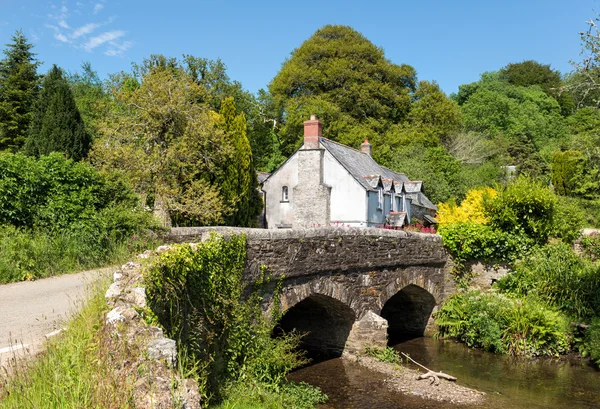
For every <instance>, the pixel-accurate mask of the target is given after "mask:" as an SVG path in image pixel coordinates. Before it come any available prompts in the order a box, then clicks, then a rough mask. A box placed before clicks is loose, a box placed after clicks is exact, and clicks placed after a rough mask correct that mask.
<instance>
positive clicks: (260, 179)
mask: <svg viewBox="0 0 600 409" xmlns="http://www.w3.org/2000/svg"><path fill="white" fill-rule="evenodd" d="M269 176H271V174H270V173H267V172H256V177H257V178H258V184H260V185H262V184H263V182H264V181H265V180H267V179H268V178H269Z"/></svg>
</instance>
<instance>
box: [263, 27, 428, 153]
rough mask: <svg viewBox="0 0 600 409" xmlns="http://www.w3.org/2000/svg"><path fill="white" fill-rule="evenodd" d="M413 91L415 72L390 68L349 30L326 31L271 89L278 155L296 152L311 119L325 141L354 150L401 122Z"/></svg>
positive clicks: (297, 53)
mask: <svg viewBox="0 0 600 409" xmlns="http://www.w3.org/2000/svg"><path fill="white" fill-rule="evenodd" d="M415 89H416V72H415V70H414V68H412V67H411V66H409V65H404V64H403V65H396V64H393V63H391V62H390V61H389V60H388V59H386V58H385V55H384V53H383V50H382V49H381V48H379V47H377V46H375V45H374V44H373V43H371V42H370V41H369V40H368V39H367V38H365V37H364V36H363V35H362V34H360V33H359V32H357V31H356V30H354V29H352V28H351V27H347V26H338V25H327V26H324V27H322V28H321V29H319V30H317V31H316V32H315V33H314V34H313V35H312V36H311V37H310V38H309V39H308V40H306V41H305V42H304V43H303V44H302V45H301V46H300V47H299V48H297V49H296V50H294V51H293V52H292V55H291V56H290V58H289V59H288V60H287V61H286V62H285V63H284V64H283V66H282V68H281V70H280V71H279V73H278V74H277V75H276V76H275V78H273V80H272V81H271V83H270V84H269V91H270V93H271V96H272V98H273V108H274V112H273V115H272V118H273V119H275V120H276V121H277V124H278V131H279V137H280V140H281V145H282V150H283V152H284V154H287V155H289V154H290V153H291V152H292V151H293V150H294V149H295V148H296V147H298V145H299V144H300V143H301V138H302V124H303V121H305V120H306V119H307V118H309V116H310V114H317V116H319V117H320V118H321V119H323V124H324V130H323V132H324V134H325V135H327V137H329V138H331V139H334V140H338V141H340V142H342V143H346V144H350V145H354V146H358V145H359V144H360V143H361V142H362V139H364V135H366V134H373V133H374V132H377V133H383V132H385V130H386V128H387V127H388V126H389V125H390V124H393V123H399V122H401V121H403V120H404V119H405V118H406V117H407V115H408V113H409V111H410V102H411V94H412V93H413V92H414V91H415Z"/></svg>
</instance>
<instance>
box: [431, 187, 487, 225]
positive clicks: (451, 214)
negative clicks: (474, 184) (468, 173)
mask: <svg viewBox="0 0 600 409" xmlns="http://www.w3.org/2000/svg"><path fill="white" fill-rule="evenodd" d="M497 194H498V193H497V192H496V191H495V190H494V189H492V188H490V187H486V188H482V189H474V190H469V191H468V192H467V196H466V197H465V200H463V201H462V202H461V203H460V206H457V205H456V202H455V201H454V200H451V201H449V202H447V203H440V204H439V205H438V213H437V220H438V223H439V226H447V225H450V224H456V223H468V222H471V223H477V224H486V223H487V222H488V221H489V218H488V217H487V216H486V214H485V212H484V206H483V202H484V198H487V199H491V198H494V197H496V195H497Z"/></svg>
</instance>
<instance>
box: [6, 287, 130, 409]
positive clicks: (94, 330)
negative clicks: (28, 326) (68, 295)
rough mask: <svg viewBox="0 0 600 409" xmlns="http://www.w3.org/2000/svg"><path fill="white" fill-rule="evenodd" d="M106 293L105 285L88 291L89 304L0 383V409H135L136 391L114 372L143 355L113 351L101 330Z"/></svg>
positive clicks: (107, 334) (106, 332) (126, 351)
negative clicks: (42, 347)
mask: <svg viewBox="0 0 600 409" xmlns="http://www.w3.org/2000/svg"><path fill="white" fill-rule="evenodd" d="M107 287H108V283H107V282H106V280H102V281H101V282H99V283H96V284H94V285H93V286H92V287H91V288H90V299H89V301H88V302H87V303H86V304H85V305H84V306H83V307H82V309H81V311H79V312H78V313H77V314H76V315H75V316H74V317H73V319H72V320H71V321H70V322H69V323H68V325H67V329H66V330H65V331H64V332H63V333H61V334H60V335H59V336H57V337H55V338H52V339H51V340H50V341H48V342H47V344H46V345H45V350H44V352H42V353H40V354H38V355H36V357H35V359H19V358H17V359H16V360H15V361H14V362H13V366H12V367H10V368H8V370H9V372H10V376H3V377H2V378H1V379H0V408H1V409H38V408H82V407H85V408H94V409H101V408H117V407H118V408H124V409H126V408H132V407H133V406H132V404H131V402H132V397H133V386H134V385H132V383H131V381H130V380H129V379H128V378H127V376H123V375H122V373H121V374H120V373H118V371H117V370H116V368H117V367H122V366H123V362H126V358H128V357H130V356H134V354H140V353H141V351H140V350H139V348H138V349H137V350H136V349H135V346H133V345H130V346H129V347H128V348H129V349H127V350H117V349H115V348H109V346H110V345H109V343H110V339H111V338H110V337H111V334H110V332H109V331H108V330H107V329H105V328H104V327H103V323H104V315H105V313H106V311H107V306H106V301H105V298H104V293H105V292H106V288H107ZM3 363H4V362H3Z"/></svg>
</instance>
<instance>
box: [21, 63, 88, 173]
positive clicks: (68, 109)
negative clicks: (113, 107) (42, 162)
mask: <svg viewBox="0 0 600 409" xmlns="http://www.w3.org/2000/svg"><path fill="white" fill-rule="evenodd" d="M89 147H90V136H89V134H88V133H87V132H86V129H85V124H84V122H83V119H82V118H81V114H80V113H79V110H78V109H77V105H76V103H75V99H74V98H73V94H72V93H71V88H70V87H69V83H68V81H67V80H66V79H65V77H64V75H63V72H62V70H61V69H60V68H58V67H57V66H56V65H54V66H53V67H52V69H51V70H50V71H49V72H48V74H47V75H46V76H45V77H44V81H43V83H42V89H41V91H40V93H39V96H38V99H37V100H36V102H35V105H34V107H33V118H32V121H31V127H30V129H29V137H28V138H27V141H26V143H25V146H24V150H25V153H26V154H27V155H31V156H41V155H48V154H49V153H51V152H62V153H64V154H65V155H66V156H67V157H68V158H71V159H74V160H76V161H78V160H81V159H82V158H85V157H86V156H87V154H88V151H89Z"/></svg>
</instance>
